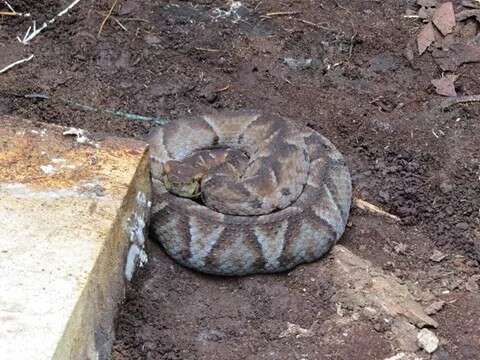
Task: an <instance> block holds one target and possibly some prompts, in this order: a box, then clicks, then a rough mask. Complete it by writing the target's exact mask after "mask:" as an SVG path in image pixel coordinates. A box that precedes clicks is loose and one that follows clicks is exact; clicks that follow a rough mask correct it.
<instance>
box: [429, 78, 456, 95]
mask: <svg viewBox="0 0 480 360" xmlns="http://www.w3.org/2000/svg"><path fill="white" fill-rule="evenodd" d="M457 79H458V75H453V74H448V75H447V76H444V77H442V78H440V79H434V80H432V85H433V86H435V92H436V93H437V94H438V95H443V96H457V92H456V91H455V84H454V83H455V80H457Z"/></svg>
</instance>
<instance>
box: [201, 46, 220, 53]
mask: <svg viewBox="0 0 480 360" xmlns="http://www.w3.org/2000/svg"><path fill="white" fill-rule="evenodd" d="M195 50H198V51H207V52H220V51H222V50H218V49H209V48H202V47H196V48H195Z"/></svg>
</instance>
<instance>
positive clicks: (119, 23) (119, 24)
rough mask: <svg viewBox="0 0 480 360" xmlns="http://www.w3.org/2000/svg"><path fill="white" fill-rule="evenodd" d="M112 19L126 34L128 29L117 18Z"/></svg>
mask: <svg viewBox="0 0 480 360" xmlns="http://www.w3.org/2000/svg"><path fill="white" fill-rule="evenodd" d="M112 19H113V21H115V22H116V23H117V24H118V26H120V27H121V28H122V30H123V31H125V32H128V29H127V28H126V27H125V26H124V25H123V24H122V23H121V22H120V21H119V20H118V19H117V18H114V17H112Z"/></svg>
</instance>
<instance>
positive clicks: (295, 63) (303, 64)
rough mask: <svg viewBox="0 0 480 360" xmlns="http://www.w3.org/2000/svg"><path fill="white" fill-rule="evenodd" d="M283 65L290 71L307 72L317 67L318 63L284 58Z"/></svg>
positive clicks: (310, 60) (311, 60)
mask: <svg viewBox="0 0 480 360" xmlns="http://www.w3.org/2000/svg"><path fill="white" fill-rule="evenodd" d="M283 63H284V64H286V65H287V66H288V67H289V68H290V69H292V70H307V69H310V68H311V67H313V66H315V65H318V61H315V60H314V59H302V58H300V59H294V58H290V57H287V58H284V59H283Z"/></svg>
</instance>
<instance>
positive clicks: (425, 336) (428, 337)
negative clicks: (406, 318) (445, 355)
mask: <svg viewBox="0 0 480 360" xmlns="http://www.w3.org/2000/svg"><path fill="white" fill-rule="evenodd" d="M417 341H418V346H420V347H421V348H422V349H423V350H425V351H426V352H428V353H429V354H431V353H433V352H434V351H435V350H437V348H438V344H439V343H440V341H439V340H438V338H437V336H436V335H435V333H434V332H433V331H430V330H428V329H422V330H420V331H419V333H418V335H417Z"/></svg>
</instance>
